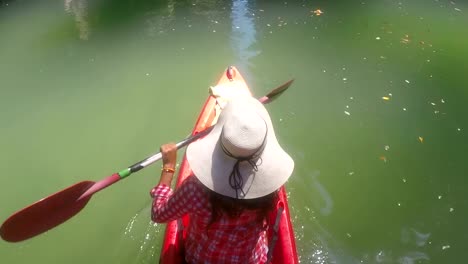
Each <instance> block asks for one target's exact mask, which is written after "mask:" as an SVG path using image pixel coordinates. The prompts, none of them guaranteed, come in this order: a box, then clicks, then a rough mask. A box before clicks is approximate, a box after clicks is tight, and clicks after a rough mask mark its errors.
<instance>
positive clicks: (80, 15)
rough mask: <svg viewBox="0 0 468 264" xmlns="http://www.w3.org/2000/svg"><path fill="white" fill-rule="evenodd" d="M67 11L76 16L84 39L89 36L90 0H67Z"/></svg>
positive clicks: (81, 37) (76, 21) (80, 35)
mask: <svg viewBox="0 0 468 264" xmlns="http://www.w3.org/2000/svg"><path fill="white" fill-rule="evenodd" d="M65 11H66V12H68V13H70V14H72V15H73V16H74V17H75V23H76V28H77V29H78V31H79V37H80V39H82V40H88V38H89V34H90V33H89V19H88V0H65Z"/></svg>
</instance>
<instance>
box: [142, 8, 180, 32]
mask: <svg viewBox="0 0 468 264" xmlns="http://www.w3.org/2000/svg"><path fill="white" fill-rule="evenodd" d="M175 14H176V12H175V1H173V0H169V1H168V2H167V5H166V7H165V8H160V9H156V10H151V11H149V12H147V13H146V14H145V17H146V19H145V24H146V26H145V28H146V32H147V34H148V35H149V36H155V35H157V34H162V33H165V32H167V31H171V30H173V29H174V26H173V23H174V21H175Z"/></svg>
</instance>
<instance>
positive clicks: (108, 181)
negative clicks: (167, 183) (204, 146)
mask: <svg viewBox="0 0 468 264" xmlns="http://www.w3.org/2000/svg"><path fill="white" fill-rule="evenodd" d="M212 129H213V126H211V127H209V128H207V129H205V130H203V131H201V132H199V133H197V134H195V135H192V136H190V137H188V138H186V139H184V140H182V141H180V142H179V143H177V144H176V147H177V149H181V148H183V147H185V146H187V145H188V144H190V143H192V142H193V141H195V140H197V139H199V138H200V137H203V136H205V135H207V134H208V133H209V132H210V131H211V130H212ZM161 158H162V153H161V152H158V153H156V154H154V155H152V156H150V157H148V158H146V159H144V160H141V161H139V162H137V163H135V164H133V165H131V166H129V167H128V168H126V169H124V170H121V171H119V172H117V173H114V174H112V175H111V176H108V177H106V178H104V179H102V180H100V181H98V182H96V183H95V184H93V186H91V187H90V188H89V189H88V190H86V192H85V193H83V194H82V195H81V196H80V197H79V198H78V200H81V199H87V198H88V197H90V196H91V195H93V194H95V193H96V192H98V191H100V190H102V189H104V188H107V187H109V186H110V185H112V184H114V183H116V182H118V181H120V180H121V179H124V178H126V177H128V176H130V175H131V174H133V173H135V172H137V171H139V170H141V169H144V168H146V167H147V166H149V165H151V164H153V163H155V162H156V161H158V160H160V159H161Z"/></svg>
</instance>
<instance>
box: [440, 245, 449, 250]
mask: <svg viewBox="0 0 468 264" xmlns="http://www.w3.org/2000/svg"><path fill="white" fill-rule="evenodd" d="M449 248H450V245H445V246H442V250H446V249H449Z"/></svg>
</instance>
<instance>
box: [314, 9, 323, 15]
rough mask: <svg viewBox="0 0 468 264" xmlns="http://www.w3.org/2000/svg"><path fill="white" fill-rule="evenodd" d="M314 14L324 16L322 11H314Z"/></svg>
mask: <svg viewBox="0 0 468 264" xmlns="http://www.w3.org/2000/svg"><path fill="white" fill-rule="evenodd" d="M311 12H312V13H314V14H315V15H316V16H320V15H321V14H323V11H322V10H320V9H316V10H314V11H311Z"/></svg>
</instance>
